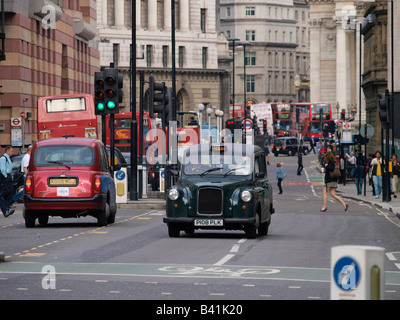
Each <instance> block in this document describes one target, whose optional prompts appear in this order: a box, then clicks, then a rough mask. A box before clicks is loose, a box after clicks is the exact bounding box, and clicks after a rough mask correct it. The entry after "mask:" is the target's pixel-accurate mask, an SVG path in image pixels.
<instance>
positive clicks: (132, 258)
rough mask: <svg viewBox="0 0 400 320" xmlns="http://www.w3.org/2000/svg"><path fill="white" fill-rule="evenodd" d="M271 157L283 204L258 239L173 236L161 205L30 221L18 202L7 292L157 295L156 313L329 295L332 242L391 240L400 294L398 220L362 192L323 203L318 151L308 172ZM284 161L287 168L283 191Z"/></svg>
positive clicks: (6, 221)
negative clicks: (108, 216) (101, 218)
mask: <svg viewBox="0 0 400 320" xmlns="http://www.w3.org/2000/svg"><path fill="white" fill-rule="evenodd" d="M271 158H272V159H271V165H270V166H268V170H269V177H270V179H271V181H272V183H273V186H274V206H275V208H276V213H275V214H274V215H273V216H272V223H271V225H270V228H269V234H268V235H267V236H263V237H257V238H256V239H246V238H245V236H244V232H240V231H204V230H202V231H196V232H195V233H194V234H192V235H186V234H184V233H183V232H181V236H180V237H179V238H169V237H168V232H167V227H166V225H165V224H164V223H163V222H162V218H163V215H164V212H163V211H159V210H122V209H120V210H118V213H117V217H116V223H115V224H113V225H109V226H107V227H98V226H97V225H96V220H95V219H93V218H90V217H87V218H80V219H68V220H67V219H61V218H51V217H50V220H49V225H48V226H46V227H39V226H37V227H36V228H33V229H26V228H25V225H24V221H23V218H22V205H21V204H18V205H17V210H16V212H15V213H14V215H12V216H10V217H8V218H4V217H2V216H0V251H3V252H4V253H5V256H6V259H5V260H6V261H5V262H0V299H1V300H9V299H10V300H25V299H30V300H31V299H34V300H59V299H62V300H70V299H73V300H77V299H78V300H80V299H85V300H86V299H88V300H125V299H132V300H143V299H144V300H153V301H156V303H155V305H154V306H153V307H152V308H151V310H150V311H149V312H151V313H155V312H157V311H160V312H168V310H166V309H160V310H158V309H157V308H158V307H164V305H163V303H162V302H163V301H168V300H170V301H175V300H199V301H208V302H210V301H214V300H215V301H219V302H221V300H223V301H226V302H228V301H230V302H232V301H234V307H235V308H239V305H240V301H242V300H255V301H262V300H289V299H290V300H329V299H330V285H331V284H330V263H331V262H330V259H331V247H333V246H337V245H349V244H350V245H372V246H379V247H383V248H385V252H386V255H385V276H386V285H385V293H384V297H385V299H386V300H399V299H400V270H399V267H400V264H399V262H400V252H399V251H400V250H399V248H400V220H399V219H398V218H396V217H395V216H394V214H392V213H390V212H385V211H382V209H378V208H375V207H372V206H368V205H365V204H362V203H358V202H355V201H348V202H349V204H350V209H349V211H348V212H344V210H343V207H342V206H341V205H340V204H339V203H337V202H334V201H330V202H329V204H328V211H327V212H326V213H321V212H320V211H319V210H320V208H321V207H322V183H321V182H322V176H321V174H320V173H318V172H316V171H315V170H314V169H313V168H314V166H313V165H312V164H313V161H316V156H314V155H308V156H305V157H304V164H305V165H304V167H305V171H303V174H302V175H301V176H297V175H296V169H297V158H296V157H286V156H280V157H278V158H275V157H274V156H272V157H271ZM277 161H280V162H281V163H283V167H284V170H285V171H286V173H287V174H288V176H287V177H286V179H285V181H284V184H283V194H281V195H279V194H277V187H276V179H275V171H276V166H275V164H276V162H277ZM210 303H211V302H210ZM197 309H199V310H196V312H198V313H199V312H200V310H201V309H200V306H198V308H197ZM235 311H236V312H238V311H240V310H237V309H235ZM175 312H184V310H183V309H182V310H181V309H176V310H175ZM191 312H192V313H193V312H194V311H193V309H192V311H191Z"/></svg>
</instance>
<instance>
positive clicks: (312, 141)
mask: <svg viewBox="0 0 400 320" xmlns="http://www.w3.org/2000/svg"><path fill="white" fill-rule="evenodd" d="M311 150H312V151H314V154H315V141H314V137H311V139H310V151H309V152H311Z"/></svg>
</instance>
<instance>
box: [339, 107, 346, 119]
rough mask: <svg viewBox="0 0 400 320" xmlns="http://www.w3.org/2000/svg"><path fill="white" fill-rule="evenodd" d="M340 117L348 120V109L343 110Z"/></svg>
mask: <svg viewBox="0 0 400 320" xmlns="http://www.w3.org/2000/svg"><path fill="white" fill-rule="evenodd" d="M340 119H342V120H346V110H344V109H343V110H342V113H341V114H340Z"/></svg>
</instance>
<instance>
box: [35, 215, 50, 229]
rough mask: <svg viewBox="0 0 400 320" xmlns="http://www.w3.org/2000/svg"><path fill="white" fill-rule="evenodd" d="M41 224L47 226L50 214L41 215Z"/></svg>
mask: <svg viewBox="0 0 400 320" xmlns="http://www.w3.org/2000/svg"><path fill="white" fill-rule="evenodd" d="M38 219H39V224H40V225H42V226H47V224H48V223H49V216H48V215H44V216H39V218H38Z"/></svg>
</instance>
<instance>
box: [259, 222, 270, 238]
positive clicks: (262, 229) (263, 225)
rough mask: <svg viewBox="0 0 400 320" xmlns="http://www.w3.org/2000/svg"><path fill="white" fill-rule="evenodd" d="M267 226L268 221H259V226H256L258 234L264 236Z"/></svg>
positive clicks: (266, 232)
mask: <svg viewBox="0 0 400 320" xmlns="http://www.w3.org/2000/svg"><path fill="white" fill-rule="evenodd" d="M268 227H269V224H268V222H264V223H261V224H260V226H259V227H258V234H259V235H260V236H266V235H267V234H268Z"/></svg>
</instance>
